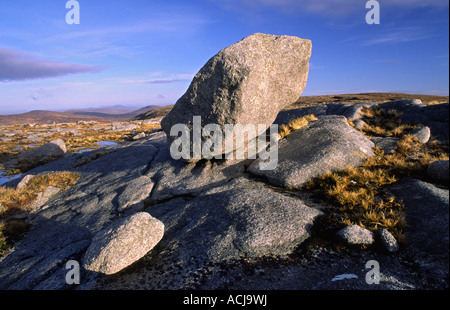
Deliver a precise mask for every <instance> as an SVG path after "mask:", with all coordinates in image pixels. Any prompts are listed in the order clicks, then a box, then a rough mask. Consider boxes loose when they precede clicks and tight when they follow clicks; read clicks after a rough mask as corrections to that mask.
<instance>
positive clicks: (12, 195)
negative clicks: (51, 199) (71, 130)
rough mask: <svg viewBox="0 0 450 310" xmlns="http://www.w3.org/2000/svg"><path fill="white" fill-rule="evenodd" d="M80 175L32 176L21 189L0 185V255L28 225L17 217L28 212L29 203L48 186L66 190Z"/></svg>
mask: <svg viewBox="0 0 450 310" xmlns="http://www.w3.org/2000/svg"><path fill="white" fill-rule="evenodd" d="M79 177H80V175H79V174H78V173H74V172H57V173H49V174H46V175H38V176H35V177H34V178H32V179H31V180H30V181H29V183H28V184H27V185H26V186H25V187H24V188H22V189H20V190H17V189H15V188H6V187H3V186H1V187H0V257H2V256H3V255H5V254H6V253H7V251H8V250H9V249H10V248H11V247H12V246H13V244H14V243H15V242H17V241H18V240H19V239H20V238H21V236H23V234H24V233H26V232H27V231H28V229H29V228H30V225H29V224H28V223H27V222H26V220H24V219H23V217H20V216H19V217H17V216H18V215H20V214H24V213H26V212H28V207H29V205H30V204H31V203H32V202H33V201H34V200H35V199H36V197H37V195H38V194H39V193H41V192H43V191H44V190H45V189H46V188H47V187H48V186H53V187H58V188H60V189H61V190H63V191H64V190H67V189H68V188H69V187H71V186H72V185H74V184H75V182H76V181H77V180H78V179H79Z"/></svg>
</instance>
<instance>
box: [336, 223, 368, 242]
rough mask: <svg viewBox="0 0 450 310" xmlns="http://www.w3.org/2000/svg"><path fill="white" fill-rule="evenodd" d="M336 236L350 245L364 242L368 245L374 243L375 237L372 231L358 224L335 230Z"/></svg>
mask: <svg viewBox="0 0 450 310" xmlns="http://www.w3.org/2000/svg"><path fill="white" fill-rule="evenodd" d="M337 236H338V237H339V238H341V239H342V240H343V241H344V242H346V243H348V244H352V245H356V244H366V245H370V244H372V243H374V241H375V238H374V235H373V232H371V231H370V230H368V229H365V228H362V227H360V226H358V225H351V226H347V227H345V228H343V229H341V230H339V231H338V232H337Z"/></svg>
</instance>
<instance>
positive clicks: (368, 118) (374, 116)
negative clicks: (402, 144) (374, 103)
mask: <svg viewBox="0 0 450 310" xmlns="http://www.w3.org/2000/svg"><path fill="white" fill-rule="evenodd" d="M361 113H362V115H363V118H362V119H363V120H364V122H365V123H366V125H365V126H364V128H363V130H362V132H363V133H364V134H367V135H369V136H378V137H402V136H403V135H404V134H405V133H408V132H410V131H411V130H413V129H417V128H419V126H418V125H414V124H406V123H403V122H402V121H401V120H400V119H399V116H401V112H398V111H396V110H389V111H387V112H386V111H384V110H382V109H379V108H367V107H364V108H363V109H362V111H361Z"/></svg>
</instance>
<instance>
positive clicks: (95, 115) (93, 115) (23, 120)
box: [0, 105, 160, 125]
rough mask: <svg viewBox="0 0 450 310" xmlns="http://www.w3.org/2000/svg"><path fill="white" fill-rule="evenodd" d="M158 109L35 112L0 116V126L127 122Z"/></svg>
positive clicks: (155, 107) (150, 107)
mask: <svg viewBox="0 0 450 310" xmlns="http://www.w3.org/2000/svg"><path fill="white" fill-rule="evenodd" d="M158 108H160V106H155V105H151V106H147V107H144V108H141V109H139V110H135V111H127V110H119V109H114V108H106V109H98V110H95V109H87V110H69V111H66V112H54V111H42V110H36V111H31V112H27V113H22V114H11V115H0V124H1V125H13V124H31V123H38V124H46V123H53V122H55V123H72V122H77V121H97V122H117V121H125V120H129V119H131V118H134V117H135V116H137V115H139V114H141V113H145V112H148V111H152V110H155V109H158ZM106 112H109V113H106ZM119 112H120V113H119Z"/></svg>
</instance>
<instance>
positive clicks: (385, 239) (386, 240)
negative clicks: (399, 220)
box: [380, 228, 398, 253]
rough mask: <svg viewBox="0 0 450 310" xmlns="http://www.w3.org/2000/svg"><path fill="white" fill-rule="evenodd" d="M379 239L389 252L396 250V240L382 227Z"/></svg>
mask: <svg viewBox="0 0 450 310" xmlns="http://www.w3.org/2000/svg"><path fill="white" fill-rule="evenodd" d="M380 240H381V243H382V244H383V245H384V247H385V248H386V250H388V251H389V252H391V253H392V252H397V251H398V242H397V240H396V239H395V237H394V236H393V235H392V234H391V233H390V232H389V231H388V230H387V229H385V228H383V229H381V230H380Z"/></svg>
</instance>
